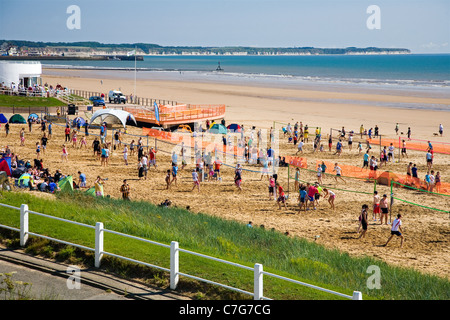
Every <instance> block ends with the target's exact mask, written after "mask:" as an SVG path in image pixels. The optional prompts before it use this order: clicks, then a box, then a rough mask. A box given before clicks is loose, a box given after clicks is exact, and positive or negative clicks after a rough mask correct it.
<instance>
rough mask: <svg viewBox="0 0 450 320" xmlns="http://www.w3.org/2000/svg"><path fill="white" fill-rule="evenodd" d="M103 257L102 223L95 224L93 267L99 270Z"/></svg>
mask: <svg viewBox="0 0 450 320" xmlns="http://www.w3.org/2000/svg"><path fill="white" fill-rule="evenodd" d="M102 257H103V223H101V222H97V223H96V224H95V267H96V268H100V262H101V260H102Z"/></svg>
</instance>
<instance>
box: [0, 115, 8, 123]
mask: <svg viewBox="0 0 450 320" xmlns="http://www.w3.org/2000/svg"><path fill="white" fill-rule="evenodd" d="M7 122H8V119H6V117H5V115H4V114H3V113H0V123H7Z"/></svg>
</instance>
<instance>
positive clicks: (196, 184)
mask: <svg viewBox="0 0 450 320" xmlns="http://www.w3.org/2000/svg"><path fill="white" fill-rule="evenodd" d="M192 180H193V182H194V186H193V188H192V190H191V191H194V189H195V188H197V190H198V192H200V181H199V180H198V173H197V171H195V169H194V170H192Z"/></svg>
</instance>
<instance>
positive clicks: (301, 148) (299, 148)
mask: <svg viewBox="0 0 450 320" xmlns="http://www.w3.org/2000/svg"><path fill="white" fill-rule="evenodd" d="M304 144H305V143H304V142H303V140H302V141H300V142H299V143H298V145H297V152H296V153H295V154H297V153H298V152H299V151H300V152H301V153H303V145H304Z"/></svg>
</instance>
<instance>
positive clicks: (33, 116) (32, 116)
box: [28, 113, 39, 120]
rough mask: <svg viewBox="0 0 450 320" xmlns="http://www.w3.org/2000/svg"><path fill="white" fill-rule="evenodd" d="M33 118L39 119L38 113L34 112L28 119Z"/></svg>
mask: <svg viewBox="0 0 450 320" xmlns="http://www.w3.org/2000/svg"><path fill="white" fill-rule="evenodd" d="M30 118H33V119H34V120H38V119H39V116H38V115H37V114H36V113H32V114H30V115H29V116H28V119H30Z"/></svg>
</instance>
